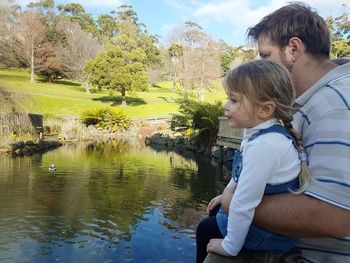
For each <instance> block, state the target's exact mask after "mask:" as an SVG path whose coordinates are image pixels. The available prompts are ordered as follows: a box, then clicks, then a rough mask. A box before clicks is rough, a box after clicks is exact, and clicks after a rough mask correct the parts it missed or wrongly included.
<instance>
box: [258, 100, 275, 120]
mask: <svg viewBox="0 0 350 263" xmlns="http://www.w3.org/2000/svg"><path fill="white" fill-rule="evenodd" d="M275 109H276V104H275V103H274V102H273V101H267V102H264V103H262V104H261V105H260V106H259V110H258V116H259V118H261V119H269V118H271V117H273V115H274V113H275Z"/></svg>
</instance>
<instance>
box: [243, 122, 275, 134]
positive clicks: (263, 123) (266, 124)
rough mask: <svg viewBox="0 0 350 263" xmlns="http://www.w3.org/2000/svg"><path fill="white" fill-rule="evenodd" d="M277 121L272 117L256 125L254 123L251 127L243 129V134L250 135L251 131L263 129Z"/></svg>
mask: <svg viewBox="0 0 350 263" xmlns="http://www.w3.org/2000/svg"><path fill="white" fill-rule="evenodd" d="M276 123H279V122H278V120H277V119H276V118H272V119H268V120H267V121H264V122H262V123H260V124H258V125H256V126H255V127H253V128H248V129H245V130H244V136H248V137H250V136H251V135H252V134H253V133H255V132H257V131H259V130H263V129H267V128H269V127H271V126H272V125H274V124H276Z"/></svg>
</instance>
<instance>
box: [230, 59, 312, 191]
mask: <svg viewBox="0 0 350 263" xmlns="http://www.w3.org/2000/svg"><path fill="white" fill-rule="evenodd" d="M224 87H225V91H226V93H227V94H228V95H230V94H231V93H232V92H234V93H238V94H239V96H240V97H243V96H244V97H246V98H247V99H248V100H249V101H250V102H251V103H252V105H253V107H257V106H259V105H261V104H262V103H264V102H268V101H272V102H274V103H275V105H276V108H275V112H274V117H275V118H276V119H278V120H279V121H280V122H281V124H282V125H284V127H286V128H287V129H288V131H289V132H290V134H291V135H292V136H293V138H294V139H295V141H296V142H297V144H298V149H297V150H298V152H299V156H300V157H301V158H300V159H301V172H300V176H299V182H300V188H299V189H298V190H297V191H296V192H295V193H302V192H304V191H305V189H306V188H307V186H308V185H309V183H310V178H311V177H310V173H309V169H308V166H307V160H306V153H305V148H304V145H303V142H302V139H301V137H300V136H299V135H298V133H297V132H296V131H295V129H294V128H293V126H292V123H291V122H292V120H293V108H292V103H293V101H294V99H295V91H294V87H293V83H292V80H291V76H290V74H289V72H288V71H287V69H286V68H285V67H284V66H283V65H280V64H277V63H274V62H272V61H270V60H254V61H250V62H248V63H246V64H243V65H240V66H239V67H237V68H235V69H233V70H230V71H229V72H228V73H227V74H226V76H225V77H224Z"/></svg>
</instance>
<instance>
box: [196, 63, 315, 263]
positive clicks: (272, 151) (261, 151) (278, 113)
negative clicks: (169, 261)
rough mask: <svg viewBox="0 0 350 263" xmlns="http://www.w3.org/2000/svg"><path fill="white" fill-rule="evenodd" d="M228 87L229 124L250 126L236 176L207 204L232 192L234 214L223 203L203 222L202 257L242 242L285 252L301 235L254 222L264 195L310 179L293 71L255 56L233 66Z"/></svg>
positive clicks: (231, 250)
mask: <svg viewBox="0 0 350 263" xmlns="http://www.w3.org/2000/svg"><path fill="white" fill-rule="evenodd" d="M224 86H225V90H226V93H227V95H228V97H229V98H228V101H227V102H226V104H225V107H224V109H225V115H226V117H227V118H228V122H229V125H230V127H232V128H244V129H245V130H244V135H243V140H242V143H241V146H240V150H239V151H236V153H235V156H234V161H233V166H232V173H231V174H232V179H231V181H230V182H229V184H228V185H227V186H226V188H225V190H224V191H223V194H221V195H219V196H217V197H215V198H213V199H212V200H211V201H210V202H209V205H208V212H210V211H212V210H214V207H216V206H217V205H220V204H221V202H222V201H223V200H225V199H226V200H227V198H230V197H231V196H232V195H233V196H232V199H231V202H230V206H229V213H228V214H227V213H226V212H225V210H224V207H223V206H221V207H220V210H219V211H218V212H217V213H216V215H215V216H209V217H208V218H206V219H204V220H203V221H202V222H201V223H200V224H199V225H198V228H197V233H196V238H197V262H203V260H204V259H205V257H206V255H207V252H215V253H217V254H221V255H225V256H235V255H237V254H238V252H239V251H240V250H241V249H242V247H244V248H247V249H253V250H264V251H269V252H271V253H286V252H288V251H290V250H291V249H292V248H293V247H294V246H295V245H296V242H297V240H296V239H294V238H288V237H284V236H280V235H277V234H273V233H270V232H268V231H266V230H263V229H260V228H258V227H255V226H253V225H251V224H252V220H253V217H254V212H255V208H256V207H257V206H258V205H259V203H260V201H261V199H262V197H263V195H270V194H279V193H285V192H291V191H292V192H298V193H299V192H302V191H303V190H304V189H305V188H306V187H307V185H308V183H309V180H310V179H309V178H310V177H309V174H308V169H307V163H306V154H305V151H304V147H303V144H302V142H301V138H300V137H299V136H298V135H297V133H296V132H295V130H294V129H293V127H292V124H291V121H292V114H293V113H292V107H291V105H292V102H293V101H294V98H295V92H294V89H293V85H292V82H291V79H290V75H289V73H288V72H287V70H286V69H285V68H284V67H283V66H281V65H278V64H276V63H273V62H271V61H268V60H256V61H251V62H249V63H247V64H244V65H241V66H239V67H237V68H236V69H234V70H231V71H229V72H228V73H227V75H226V76H225V79H224Z"/></svg>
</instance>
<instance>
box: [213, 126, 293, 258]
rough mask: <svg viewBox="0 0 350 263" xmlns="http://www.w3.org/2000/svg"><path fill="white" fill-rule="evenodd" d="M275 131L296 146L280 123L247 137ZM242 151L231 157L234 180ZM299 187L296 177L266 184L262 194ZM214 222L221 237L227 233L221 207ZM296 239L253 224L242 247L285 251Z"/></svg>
mask: <svg viewBox="0 0 350 263" xmlns="http://www.w3.org/2000/svg"><path fill="white" fill-rule="evenodd" d="M270 132H277V133H281V134H283V135H285V136H286V137H287V138H289V139H290V140H292V142H293V145H294V147H296V148H297V142H296V141H295V139H294V138H293V136H292V135H291V134H290V133H289V131H288V130H287V129H286V128H285V127H283V126H282V125H279V124H275V125H273V126H271V127H269V128H266V129H262V130H260V131H258V132H256V133H254V134H253V135H252V136H251V137H250V138H249V139H248V142H249V141H252V140H254V139H256V138H257V137H259V136H260V135H262V134H266V133H270ZM242 163H243V162H242V152H241V151H236V152H235V155H234V159H233V165H232V172H231V175H232V178H233V180H234V181H235V182H238V180H239V176H240V174H241V171H242ZM298 188H299V178H296V179H294V180H292V181H289V182H286V183H282V184H276V185H271V184H267V185H266V187H265V192H264V195H272V194H281V193H287V192H290V191H291V190H293V191H295V190H297V189H298ZM216 222H217V224H218V227H219V229H220V232H221V234H222V235H223V237H225V236H226V235H227V223H228V215H227V214H226V213H225V211H224V209H223V207H222V206H221V207H220V210H219V211H218V213H217V214H216ZM297 241H298V239H296V238H290V237H285V236H281V235H278V234H273V233H271V232H268V231H266V230H264V229H261V228H258V227H256V226H254V225H251V226H250V228H249V231H248V234H247V237H246V239H245V242H244V245H243V247H244V248H246V249H253V250H264V251H268V252H270V253H286V252H288V251H290V250H291V249H293V248H294V247H295V246H296V244H297Z"/></svg>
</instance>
